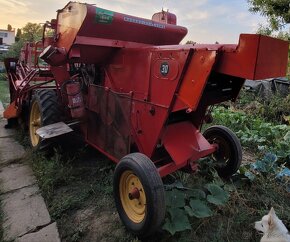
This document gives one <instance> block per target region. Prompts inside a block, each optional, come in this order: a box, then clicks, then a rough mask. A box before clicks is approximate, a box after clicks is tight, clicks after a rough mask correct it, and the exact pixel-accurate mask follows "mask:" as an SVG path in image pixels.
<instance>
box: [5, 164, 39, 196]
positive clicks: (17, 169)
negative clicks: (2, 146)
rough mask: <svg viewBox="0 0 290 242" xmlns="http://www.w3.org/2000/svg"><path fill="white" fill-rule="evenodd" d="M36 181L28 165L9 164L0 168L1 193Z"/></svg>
mask: <svg viewBox="0 0 290 242" xmlns="http://www.w3.org/2000/svg"><path fill="white" fill-rule="evenodd" d="M35 183H36V179H35V177H34V176H33V172H32V170H31V168H30V167H29V166H28V165H22V164H11V165H8V166H6V167H3V168H2V169H0V184H1V193H6V192H9V191H13V190H16V189H20V188H22V187H27V186H30V185H33V184H35Z"/></svg>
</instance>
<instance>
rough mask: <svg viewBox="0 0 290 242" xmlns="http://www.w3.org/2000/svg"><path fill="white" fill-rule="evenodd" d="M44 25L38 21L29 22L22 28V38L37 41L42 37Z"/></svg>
mask: <svg viewBox="0 0 290 242" xmlns="http://www.w3.org/2000/svg"><path fill="white" fill-rule="evenodd" d="M42 29H43V28H42V26H41V25H40V24H36V23H27V24H26V25H25V26H24V27H23V28H22V35H21V39H22V40H23V41H24V42H36V41H39V40H41V38H42Z"/></svg>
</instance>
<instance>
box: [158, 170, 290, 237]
mask: <svg viewBox="0 0 290 242" xmlns="http://www.w3.org/2000/svg"><path fill="white" fill-rule="evenodd" d="M186 180H187V183H186V185H187V186H188V187H197V186H199V185H200V184H205V183H207V182H208V180H206V179H205V178H204V176H201V175H199V174H196V175H193V176H190V177H189V179H188V178H187V179H186ZM226 187H227V188H228V190H229V191H230V194H231V196H230V200H229V202H228V203H227V204H226V206H221V207H218V208H216V209H215V212H214V215H213V216H212V217H209V218H205V219H197V218H193V219H191V221H190V222H191V225H192V228H193V229H192V230H191V231H189V230H188V231H184V232H179V233H177V234H176V235H175V236H174V237H172V236H169V235H165V236H164V235H163V238H162V240H161V241H201V242H207V241H217V242H218V241H236V242H239V241H241V242H242V241H245V242H246V241H260V239H261V235H259V234H258V233H257V232H256V231H255V229H254V228H253V223H254V222H255V221H259V220H261V218H262V216H264V215H265V214H267V213H268V212H269V209H270V208H271V207H272V206H273V207H274V208H275V210H276V213H277V214H278V216H279V217H280V219H282V220H283V222H284V223H285V225H286V226H288V227H289V226H290V223H289V222H290V206H289V198H290V194H289V193H287V192H286V191H285V190H283V189H282V187H280V186H279V185H278V184H276V182H275V181H274V180H269V179H268V178H267V177H263V176H260V177H258V179H257V180H256V181H255V182H254V183H251V182H249V181H248V180H241V179H236V180H233V181H228V182H227V183H226Z"/></svg>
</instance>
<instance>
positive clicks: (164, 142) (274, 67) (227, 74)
mask: <svg viewBox="0 0 290 242" xmlns="http://www.w3.org/2000/svg"><path fill="white" fill-rule="evenodd" d="M98 11H103V13H104V15H102V14H101V15H100V16H99V15H97V12H98ZM100 20H101V21H100ZM102 21H103V22H102ZM176 22H177V20H176V16H175V15H174V14H171V13H168V12H160V13H157V14H155V15H154V16H153V21H152V20H147V19H142V18H138V17H134V16H129V15H126V14H121V13H116V12H112V11H108V10H100V9H98V8H96V7H95V6H93V5H90V4H82V3H76V2H70V3H68V4H67V5H66V6H65V7H64V9H62V10H59V11H58V16H57V20H53V21H52V23H51V24H47V25H46V26H45V28H47V27H49V26H50V25H51V28H52V30H55V36H54V39H52V38H50V37H48V38H45V39H44V40H43V42H42V43H43V45H41V44H39V43H38V44H36V45H31V44H27V45H26V47H25V49H23V52H22V55H21V58H22V59H21V60H25V63H24V64H22V62H18V63H17V65H16V66H15V68H14V67H12V66H9V63H10V62H14V63H15V62H17V60H15V59H14V60H13V59H10V60H6V61H5V66H6V70H7V73H8V77H9V82H10V93H11V97H12V99H11V103H12V102H13V103H15V105H14V104H12V106H13V107H15V108H16V109H17V112H20V113H21V103H22V102H23V101H28V102H29V101H30V100H31V97H32V92H33V91H34V90H35V89H39V88H44V87H45V85H43V84H42V82H43V81H45V82H52V81H55V85H54V86H52V87H50V88H55V89H56V90H57V91H58V93H59V94H60V96H61V97H62V99H61V102H62V103H61V104H62V105H63V107H64V110H67V108H68V107H69V108H71V112H67V113H66V121H69V120H70V119H72V118H73V119H75V118H82V122H81V130H82V132H83V136H84V138H85V140H86V142H87V143H88V144H90V145H91V146H93V147H94V148H96V149H97V150H99V151H100V152H102V153H103V154H105V155H106V156H107V157H109V158H110V159H112V160H113V161H114V162H116V163H117V162H118V161H119V160H120V159H121V158H122V157H123V156H125V155H126V154H128V153H130V152H136V151H139V152H142V153H144V154H145V155H147V156H148V157H149V158H151V159H152V160H153V162H155V164H156V166H157V167H158V170H159V173H160V175H161V176H165V175H168V174H170V173H172V172H174V171H176V170H178V169H180V168H182V167H185V166H187V165H188V164H190V165H191V167H192V169H193V170H194V169H196V165H195V164H196V163H195V161H196V160H198V159H199V158H201V157H205V156H208V155H210V154H212V153H213V152H214V151H215V150H216V146H215V145H211V144H209V143H208V142H207V141H206V140H205V138H204V137H203V135H202V134H201V132H200V130H199V128H200V127H201V125H202V123H203V120H204V117H205V114H206V110H207V108H208V106H210V105H214V104H218V103H221V102H223V101H228V100H235V99H236V98H237V96H238V93H239V91H240V89H241V88H242V85H243V82H244V80H245V79H246V78H249V79H261V78H269V77H280V76H284V75H285V74H286V64H287V54H288V43H287V42H284V41H281V40H277V39H273V38H270V37H265V36H260V35H241V36H240V41H239V44H238V45H223V44H217V45H213V44H209V45H207V44H202V45H198V44H196V45H179V42H180V41H181V40H182V39H183V38H184V37H185V35H186V33H187V30H186V28H184V27H181V26H178V25H176ZM48 44H50V46H49V47H48V48H47V50H46V52H43V53H42V56H43V59H44V60H46V61H47V62H48V63H49V64H50V66H48V67H47V68H46V70H45V72H44V71H43V70H42V69H40V68H39V66H38V65H37V64H38V63H36V62H35V60H37V59H38V58H36V59H34V61H33V60H32V58H30V56H31V55H32V54H31V53H34V55H36V56H38V55H39V53H40V52H39V51H40V49H43V47H46V46H47V45H48ZM88 64H94V65H95V66H94V68H95V72H97V73H98V74H99V75H98V78H95V79H93V80H89V81H88V80H81V79H82V78H83V77H82V71H80V69H77V67H80V66H82V68H88ZM73 65H75V66H74V67H73ZM76 69H77V70H76ZM69 80H71V81H77V80H81V81H83V82H84V83H86V84H84V85H85V86H84V88H82V90H81V93H77V94H75V95H72V94H74V93H75V91H76V90H80V86H79V84H76V83H74V82H72V83H69V82H67V81H69ZM32 83H33V84H32ZM35 83H36V84H35ZM66 83H67V85H66V87H64V85H65V84H66ZM46 88H47V87H46ZM63 90H66V92H67V93H66V92H64V91H63ZM76 95H79V97H81V98H77V99H78V101H77V102H74V101H73V99H74V98H75V96H76ZM84 107H85V108H84Z"/></svg>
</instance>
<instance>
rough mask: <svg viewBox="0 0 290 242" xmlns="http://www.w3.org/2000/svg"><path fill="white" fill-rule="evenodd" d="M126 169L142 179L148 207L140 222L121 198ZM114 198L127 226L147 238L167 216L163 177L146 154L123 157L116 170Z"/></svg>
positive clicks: (132, 154)
mask: <svg viewBox="0 0 290 242" xmlns="http://www.w3.org/2000/svg"><path fill="white" fill-rule="evenodd" d="M125 171H132V172H133V173H134V174H135V175H136V176H137V177H138V178H139V180H140V181H141V183H142V185H143V188H144V191H145V195H146V208H145V216H144V219H143V220H142V221H141V222H140V223H136V222H134V221H132V220H131V219H130V218H129V217H128V216H127V214H126V212H125V210H124V208H123V205H122V202H121V198H120V196H121V195H120V190H119V187H120V179H121V176H122V174H123V173H124V172H125ZM113 187H114V198H115V203H116V207H117V211H118V213H119V216H120V218H121V220H122V222H123V223H124V225H125V227H126V228H127V229H128V230H129V231H130V232H131V233H133V234H135V235H137V236H139V237H141V238H146V237H148V236H150V235H152V234H153V233H154V232H155V231H156V230H158V229H159V228H160V226H161V225H162V223H163V221H164V217H165V208H166V206H165V193H164V186H163V183H162V180H161V177H160V175H159V173H158V171H157V168H156V167H155V165H154V164H153V162H152V161H151V160H150V159H149V158H148V157H147V156H146V155H144V154H141V153H131V154H129V155H127V156H125V157H123V158H122V159H121V161H120V162H119V163H118V165H117V167H116V169H115V172H114V183H113Z"/></svg>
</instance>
